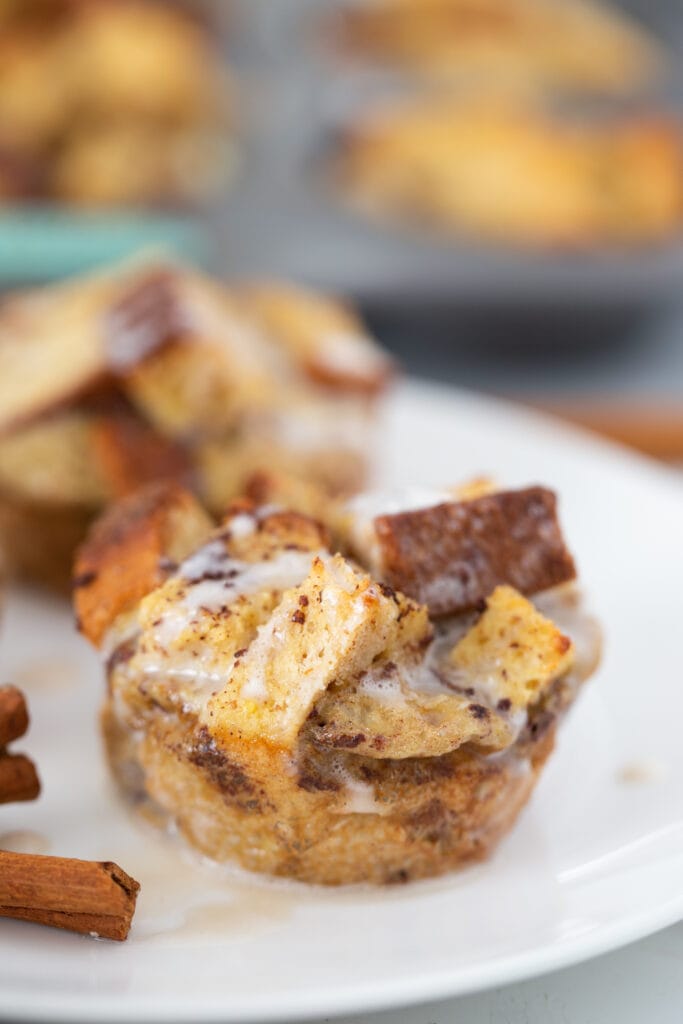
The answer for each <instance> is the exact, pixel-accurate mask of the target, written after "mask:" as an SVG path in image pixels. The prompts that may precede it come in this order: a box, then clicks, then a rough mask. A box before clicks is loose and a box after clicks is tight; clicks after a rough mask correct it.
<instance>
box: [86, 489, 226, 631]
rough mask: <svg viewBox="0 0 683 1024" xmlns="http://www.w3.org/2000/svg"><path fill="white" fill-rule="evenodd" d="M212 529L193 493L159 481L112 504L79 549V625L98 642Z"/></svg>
mask: <svg viewBox="0 0 683 1024" xmlns="http://www.w3.org/2000/svg"><path fill="white" fill-rule="evenodd" d="M210 529H211V521H210V520H209V519H208V517H207V515H206V513H205V512H204V511H203V510H202V508H201V506H200V505H199V503H198V502H197V501H196V500H195V498H193V497H192V495H191V494H190V493H189V492H188V491H186V490H184V489H183V488H182V487H180V486H179V485H178V484H174V483H170V482H167V483H156V484H152V485H151V486H149V487H147V488H145V489H144V490H142V491H139V492H138V493H136V494H133V495H132V496H130V497H129V498H127V499H124V500H123V501H122V502H120V503H119V504H118V505H115V506H113V507H112V508H111V509H110V510H109V511H108V512H106V513H105V514H104V515H103V516H102V518H101V519H99V520H98V522H97V523H96V524H95V526H94V527H93V529H92V530H91V532H90V534H89V535H88V538H87V539H86V541H85V542H84V543H83V545H82V546H81V547H80V549H79V550H78V554H77V558H76V564H75V567H74V580H73V585H74V591H75V595H74V602H75V607H76V615H77V618H78V623H79V628H80V629H81V630H82V632H83V633H84V634H85V636H87V638H88V639H89V640H90V641H91V642H92V643H94V644H95V645H99V644H100V643H101V641H102V638H103V636H104V634H105V633H106V631H107V629H108V628H109V627H110V626H111V624H112V623H113V622H114V620H115V619H116V618H117V617H118V616H120V615H122V614H123V613H124V612H126V611H127V610H129V609H132V608H134V607H135V606H136V605H137V603H138V602H139V601H140V600H141V598H142V597H144V595H145V594H147V593H149V591H150V590H153V589H154V587H157V586H159V585H160V584H161V583H162V582H163V581H164V579H165V578H166V577H167V576H168V575H169V572H170V571H172V569H173V568H174V567H175V565H176V563H177V561H178V560H179V559H180V558H182V557H184V555H185V554H186V553H187V551H189V550H191V548H192V547H193V546H195V545H196V544H198V543H199V542H200V541H201V540H202V539H203V538H204V537H205V536H206V535H207V534H208V532H209V530H210Z"/></svg>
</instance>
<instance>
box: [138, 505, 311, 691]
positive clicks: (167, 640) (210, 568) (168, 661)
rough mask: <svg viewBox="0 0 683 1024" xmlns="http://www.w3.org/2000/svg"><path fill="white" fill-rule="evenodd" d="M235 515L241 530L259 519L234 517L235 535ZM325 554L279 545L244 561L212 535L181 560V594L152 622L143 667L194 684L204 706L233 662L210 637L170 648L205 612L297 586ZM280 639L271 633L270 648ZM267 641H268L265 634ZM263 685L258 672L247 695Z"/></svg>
mask: <svg viewBox="0 0 683 1024" xmlns="http://www.w3.org/2000/svg"><path fill="white" fill-rule="evenodd" d="M236 520H238V521H239V525H238V529H240V530H244V531H245V533H243V534H242V535H246V529H247V525H248V523H249V522H251V523H253V522H254V520H253V519H251V518H250V517H248V516H246V515H245V516H238V517H235V518H234V519H233V520H232V521H231V523H230V524H229V528H230V531H231V533H233V535H234V525H235V521H236ZM322 554H323V552H322V551H299V550H293V551H280V552H278V554H277V555H276V556H275V557H273V558H270V559H266V560H264V561H261V562H244V561H241V560H239V559H235V558H231V557H230V556H229V555H228V553H227V551H226V549H225V545H224V543H223V541H222V540H220V539H219V538H216V539H214V540H211V541H209V543H208V544H205V545H204V547H202V548H200V549H199V550H198V551H196V552H195V553H194V554H193V555H191V556H190V557H189V558H187V559H186V560H185V561H184V562H183V563H182V565H181V566H180V568H179V570H178V577H179V578H180V579H181V580H182V581H183V583H184V587H183V590H182V593H181V596H180V597H179V598H178V600H177V601H175V602H174V603H173V604H172V605H171V606H169V607H168V608H166V609H165V610H164V611H163V613H162V614H161V615H160V616H159V618H158V620H156V621H155V623H154V625H153V627H151V628H150V630H149V634H148V635H149V637H150V639H151V645H150V648H151V649H148V650H147V651H146V652H145V653H144V654H143V655H141V656H140V657H139V658H138V667H139V668H141V669H142V670H143V671H144V672H145V674H146V675H148V676H161V675H167V676H169V677H171V678H174V679H176V680H183V681H184V682H186V683H189V684H191V691H190V692H189V693H187V701H186V704H187V707H188V708H193V709H199V708H201V707H202V706H203V705H204V704H205V703H206V701H207V700H208V699H209V697H210V696H211V695H212V693H214V692H215V691H216V690H218V689H222V688H223V687H224V686H225V685H226V683H227V682H228V679H229V677H230V672H231V667H232V666H226V665H225V663H224V662H221V660H220V657H218V658H217V655H218V656H220V652H217V651H215V650H214V648H213V647H212V646H211V645H210V644H207V643H206V642H202V641H199V640H198V641H197V643H196V644H194V645H192V646H191V647H190V648H189V649H188V650H187V651H182V652H181V651H173V653H172V654H171V653H170V652H169V648H170V647H171V646H172V645H173V643H174V642H175V641H176V640H177V639H178V638H179V637H180V636H181V635H182V633H184V632H185V630H187V629H188V628H189V627H191V626H192V625H193V624H196V623H197V622H198V621H199V620H200V619H201V618H202V616H204V615H207V614H209V615H212V614H220V613H221V611H222V610H223V609H227V608H229V607H230V605H232V604H234V603H235V602H236V601H238V600H239V599H240V598H241V597H247V596H249V595H251V594H256V593H259V592H261V591H284V590H288V589H290V588H291V587H296V586H298V585H299V584H300V583H301V582H303V580H304V579H305V578H306V577H307V576H308V574H309V573H310V571H311V566H312V563H313V560H314V559H315V558H316V557H317V556H319V555H322ZM269 621H270V620H269ZM267 626H268V623H266V624H265V626H264V627H261V629H260V630H259V633H258V634H257V638H256V640H255V641H254V644H257V643H258V642H259V638H260V636H261V631H262V630H264V628H266V627H267ZM276 639H277V638H276V637H273V638H272V639H271V648H270V649H271V650H272V642H273V641H274V640H276ZM262 643H263V644H264V645H265V640H263V641H262ZM264 685H265V684H263V685H262V684H261V682H260V680H259V676H258V673H256V674H255V675H254V678H253V680H252V682H251V683H250V686H249V692H245V693H244V694H243V695H244V696H245V697H247V696H250V697H252V699H263V696H264V694H263V686H264Z"/></svg>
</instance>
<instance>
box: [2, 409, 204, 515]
mask: <svg viewBox="0 0 683 1024" xmlns="http://www.w3.org/2000/svg"><path fill="white" fill-rule="evenodd" d="M89 433H90V445H91V449H92V451H93V453H94V458H95V462H96V464H97V466H98V467H99V470H100V472H101V473H102V475H103V477H104V478H105V480H106V482H107V491H108V493H109V494H110V495H111V496H113V497H115V498H122V497H124V496H125V495H126V494H130V493H131V492H132V491H135V490H137V488H139V487H142V486H144V485H145V484H148V483H152V482H153V481H155V480H174V481H176V482H177V483H180V484H186V485H189V484H191V483H192V479H193V469H192V462H191V459H190V453H189V452H188V451H187V450H186V449H185V448H183V447H181V446H180V445H179V444H177V443H175V442H174V441H172V440H170V439H169V438H165V437H163V436H161V435H160V434H158V433H157V432H155V431H154V430H152V429H151V428H150V427H149V426H147V424H146V423H145V422H144V420H141V419H139V418H138V417H136V416H130V415H113V416H96V417H94V419H93V420H92V421H91V423H90V424H89ZM21 436H23V435H21ZM1 448H2V442H0V450H1Z"/></svg>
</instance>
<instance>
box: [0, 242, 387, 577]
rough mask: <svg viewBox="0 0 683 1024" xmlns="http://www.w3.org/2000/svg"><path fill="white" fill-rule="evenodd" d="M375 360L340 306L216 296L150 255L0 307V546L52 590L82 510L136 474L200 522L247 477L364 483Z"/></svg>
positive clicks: (280, 293)
mask: <svg viewBox="0 0 683 1024" xmlns="http://www.w3.org/2000/svg"><path fill="white" fill-rule="evenodd" d="M390 375H391V366H390V363H389V360H388V359H387V358H386V357H385V356H384V355H383V354H382V353H381V352H380V350H379V349H378V348H377V347H376V346H375V345H374V343H373V342H372V340H371V339H370V338H369V336H368V335H367V333H366V331H365V330H364V328H363V326H362V324H361V323H360V321H359V320H358V319H357V317H356V316H355V314H354V313H353V312H352V311H351V310H349V309H347V308H346V307H345V306H343V305H342V304H340V303H338V302H336V301H334V300H332V299H329V298H325V297H322V296H319V295H316V294H312V293H310V292H308V291H306V290H302V289H300V288H294V287H292V286H289V285H284V284H262V285H253V286H249V287H247V286H246V285H245V286H242V287H240V288H227V287H225V286H223V285H221V284H219V283H218V282H214V281H211V280H209V279H207V278H205V277H203V276H202V275H200V274H198V273H196V272H194V271H191V270H189V269H184V268H181V267H180V266H178V265H176V264H174V263H170V262H163V261H155V262H149V261H147V262H144V263H140V262H138V263H137V264H135V265H130V264H129V265H126V266H124V267H120V268H117V269H115V270H113V271H110V272H107V273H101V274H96V275H92V276H90V277H86V278H81V279H76V280H73V281H69V282H67V283H65V284H61V285H57V286H52V287H47V288H42V289H36V290H34V291H32V292H27V293H25V294H24V295H21V296H18V297H16V298H11V299H9V300H7V301H6V302H5V304H4V306H3V307H2V308H1V309H0V541H1V542H2V547H4V549H5V550H6V552H7V556H8V561H9V564H10V569H11V570H12V571H14V572H15V573H16V574H19V575H22V576H26V577H30V578H33V579H38V580H41V581H44V582H48V583H51V584H54V585H57V586H64V585H65V584H66V583H67V581H68V579H69V576H70V571H71V559H72V554H73V550H74V548H75V546H76V545H77V543H78V542H79V541H80V540H81V538H82V536H83V533H84V530H85V529H86V526H87V524H88V523H89V522H90V520H91V519H92V517H93V516H94V515H96V514H97V513H98V512H99V511H100V510H101V509H102V508H103V507H104V506H106V505H107V504H108V503H109V502H110V501H112V500H114V499H115V498H118V497H121V496H122V495H124V494H127V493H129V492H131V491H134V490H136V489H137V488H138V487H139V486H141V485H142V484H144V483H147V482H149V481H154V480H169V479H170V480H173V481H178V482H180V483H183V484H185V485H189V486H191V487H192V488H193V489H194V490H195V491H196V492H197V493H198V494H199V495H200V496H201V497H202V498H203V499H204V501H205V502H206V503H207V505H208V506H209V508H210V509H211V510H212V511H215V512H216V513H219V512H221V511H222V510H223V509H224V508H225V506H226V504H227V503H228V501H229V500H230V499H232V498H233V497H234V496H235V495H236V494H239V493H240V492H241V491H242V490H243V488H244V484H245V481H246V479H247V478H249V477H251V476H252V474H253V473H254V472H255V471H258V470H268V471H270V472H273V471H282V472H285V473H287V474H292V475H293V476H294V478H295V479H300V480H302V481H312V482H314V483H316V484H317V485H319V486H321V487H322V488H324V490H325V491H326V493H329V494H330V495H344V494H350V493H353V492H354V491H355V490H357V489H358V488H359V487H361V486H362V484H363V483H364V481H365V478H366V471H367V468H368V462H369V459H370V456H371V448H372V443H371V442H372V426H373V412H374V409H375V405H376V399H377V396H378V395H379V394H380V392H381V391H382V390H383V388H384V387H385V385H386V384H387V382H388V379H389V377H390Z"/></svg>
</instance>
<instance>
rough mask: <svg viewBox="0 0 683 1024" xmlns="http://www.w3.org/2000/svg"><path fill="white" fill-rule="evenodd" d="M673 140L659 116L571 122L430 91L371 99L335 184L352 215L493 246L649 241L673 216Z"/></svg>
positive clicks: (676, 149) (513, 103) (670, 229)
mask: <svg viewBox="0 0 683 1024" xmlns="http://www.w3.org/2000/svg"><path fill="white" fill-rule="evenodd" d="M682 168H683V134H682V133H681V127H680V125H679V124H678V123H677V121H676V120H675V119H674V118H673V117H670V116H666V115H664V114H663V113H658V112H656V111H653V112H650V113H648V112H643V113H639V114H629V115H625V114H624V115H619V116H616V115H614V114H611V115H609V116H605V117H602V118H600V119H598V118H591V119H587V118H578V117H572V116H568V115H567V114H560V113H557V112H551V111H550V110H549V109H548V108H547V107H545V106H544V105H542V104H539V103H538V102H536V101H529V100H528V99H521V98H517V99H513V98H510V97H509V96H508V97H505V99H501V98H499V97H496V96H491V95H488V96H482V95H476V94H469V95H463V94H457V95H456V94H453V93H451V92H441V91H440V92H438V93H436V94H435V95H431V96H429V95H428V96H419V97H417V98H412V99H405V100H393V101H390V102H387V103H385V104H383V105H381V104H376V105H375V107H374V108H372V107H369V108H367V109H365V110H364V111H363V113H362V114H361V115H360V116H359V118H358V119H357V120H356V121H355V123H353V124H352V125H351V126H350V127H349V128H348V130H347V131H346V132H344V133H342V137H341V141H340V143H339V147H338V152H337V155H336V156H335V157H333V158H332V170H331V179H332V184H333V186H334V187H335V188H336V189H337V190H338V191H339V193H340V194H341V195H342V196H345V197H346V198H347V200H348V201H349V202H350V203H351V205H352V206H353V207H354V208H356V209H358V210H359V212H361V213H363V214H364V215H367V216H370V217H372V218H379V219H380V220H387V221H392V220H394V221H396V222H397V223H404V224H405V225H406V226H413V227H415V228H424V229H426V230H428V231H431V232H434V233H435V234H437V235H439V236H442V237H444V238H448V237H452V236H457V235H462V236H473V237H480V238H482V239H487V240H489V241H492V242H496V243H498V244H510V245H522V246H529V247H534V246H536V247H539V246H540V247H566V248H591V247H596V246H626V247H632V246H638V245H647V244H654V243H658V242H662V241H666V240H667V239H670V238H672V237H673V236H674V235H676V234H677V233H678V232H679V231H680V228H681V222H682V220H683V174H682V173H681V171H682Z"/></svg>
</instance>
